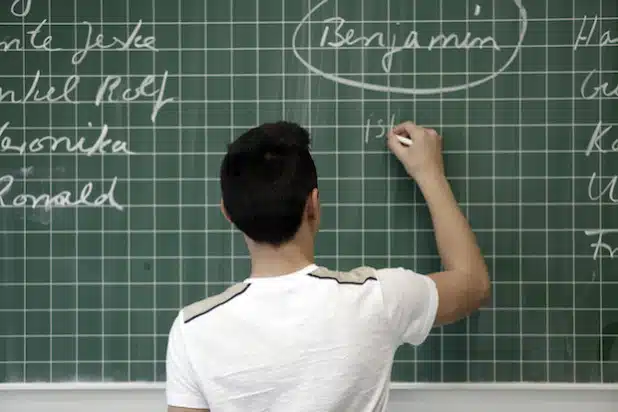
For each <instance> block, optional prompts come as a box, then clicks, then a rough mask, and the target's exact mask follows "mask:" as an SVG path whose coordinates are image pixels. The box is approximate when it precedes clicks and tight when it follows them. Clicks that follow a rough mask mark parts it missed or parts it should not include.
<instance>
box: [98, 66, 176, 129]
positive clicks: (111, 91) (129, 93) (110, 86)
mask: <svg viewBox="0 0 618 412" xmlns="http://www.w3.org/2000/svg"><path fill="white" fill-rule="evenodd" d="M167 77H168V72H167V70H166V71H165V73H163V77H162V79H161V84H160V86H159V87H158V88H157V86H156V85H155V80H156V76H155V75H152V74H151V75H148V76H146V77H144V79H143V80H142V81H141V83H140V84H139V85H138V86H137V87H136V88H135V89H132V88H130V87H125V88H124V89H122V88H120V85H121V83H122V76H115V75H111V76H107V77H105V80H103V82H102V83H101V85H100V86H99V90H98V91H97V94H96V97H95V102H94V104H95V106H100V105H101V104H102V103H119V102H132V101H134V100H137V99H139V98H140V97H150V98H154V99H155V100H154V104H153V108H152V113H151V115H150V120H151V121H152V122H154V121H155V119H156V118H157V114H158V113H159V111H160V110H161V109H162V108H163V106H165V105H166V104H167V103H170V102H172V101H174V98H172V97H168V98H166V97H164V96H165V88H166V86H167ZM119 88H120V89H122V90H117V89H119Z"/></svg>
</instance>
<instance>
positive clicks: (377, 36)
mask: <svg viewBox="0 0 618 412" xmlns="http://www.w3.org/2000/svg"><path fill="white" fill-rule="evenodd" d="M329 1H330V0H322V1H320V2H319V3H318V4H316V5H315V6H314V7H313V8H311V10H309V12H308V13H307V14H306V15H305V16H304V17H303V18H302V19H301V20H300V22H299V23H298V25H297V26H296V28H295V29H294V32H293V34H292V52H293V53H294V56H295V57H296V58H297V60H298V61H299V62H300V63H301V64H302V65H303V66H305V68H307V69H308V70H309V71H311V72H312V73H314V74H316V75H318V76H321V77H323V78H325V79H327V80H330V81H333V82H335V83H339V84H343V85H346V86H350V87H356V88H360V89H365V90H372V91H377V92H393V93H402V94H413V95H430V94H439V93H451V92H456V91H461V90H466V89H470V88H473V87H476V86H479V85H481V84H484V83H487V82H489V81H491V80H492V79H495V78H496V77H498V76H499V75H500V74H502V73H503V72H504V71H505V70H507V69H508V68H509V67H510V66H511V64H513V62H514V61H515V59H516V58H517V56H518V55H519V52H520V50H521V47H522V45H523V42H524V39H525V37H526V32H527V29H528V12H527V11H526V9H525V8H524V6H523V4H522V0H512V2H513V4H514V5H515V7H516V8H517V10H518V11H519V17H520V18H519V21H518V22H517V23H519V24H518V26H519V27H518V33H519V35H518V38H515V39H510V40H509V44H513V45H514V47H509V50H512V51H510V55H509V56H508V58H506V57H507V56H506V55H505V56H504V58H503V57H502V56H501V57H500V61H503V60H505V62H504V63H503V64H502V65H501V66H499V67H491V69H490V70H489V74H487V75H484V77H481V78H476V79H470V80H469V81H468V82H466V83H461V84H454V85H445V86H442V87H422V86H420V87H416V86H415V87H403V86H391V85H388V84H378V83H369V82H365V81H359V80H355V79H351V78H347V77H345V75H342V74H335V73H328V72H326V71H325V70H323V69H321V68H320V67H319V66H317V64H319V63H313V62H311V63H310V62H309V61H308V60H307V59H306V58H305V57H304V56H303V55H302V54H301V50H307V49H314V48H313V47H312V46H313V45H312V44H307V45H301V44H299V33H300V32H301V31H304V30H306V29H308V27H309V25H311V27H312V28H313V27H315V26H316V24H320V23H322V24H326V25H327V27H324V28H322V29H318V30H320V32H321V33H322V36H321V39H320V45H321V46H322V48H324V47H326V46H328V47H330V48H332V49H334V50H338V49H339V48H341V47H343V46H352V45H357V44H358V45H360V46H363V47H366V46H370V45H372V46H377V47H382V48H383V49H384V54H383V56H382V68H383V70H384V71H385V72H387V73H388V72H389V71H390V69H391V66H392V60H393V56H394V55H395V54H396V53H399V52H400V51H403V50H406V49H415V48H421V46H422V45H421V41H420V39H419V34H418V33H417V32H416V31H410V32H408V35H407V37H406V38H405V39H404V40H403V41H401V40H397V39H396V38H393V37H390V38H387V36H386V35H385V34H384V32H383V31H379V32H375V33H373V34H371V35H369V36H364V35H362V34H361V35H358V34H357V33H356V32H355V31H354V30H353V29H348V30H347V31H345V30H344V28H343V25H344V24H345V19H343V18H342V17H340V16H333V17H327V18H325V19H322V21H321V22H320V20H319V18H318V17H316V15H317V14H320V13H324V10H322V9H323V8H324V5H326V4H327V3H328V2H329ZM333 23H334V27H330V26H332V25H333ZM385 23H386V22H385ZM513 24H516V23H513ZM328 25H330V26H328ZM303 37H304V36H303ZM308 37H309V38H310V36H308ZM423 44H424V46H422V47H425V48H429V47H431V49H438V48H444V47H447V46H449V45H452V46H454V47H457V46H459V47H460V48H461V49H462V50H465V51H469V49H471V48H479V49H480V48H482V47H487V50H492V51H494V52H495V50H500V46H499V44H498V42H497V40H496V39H494V38H493V37H486V38H481V37H473V36H472V34H467V35H463V37H462V36H458V35H456V34H453V33H451V34H444V33H440V34H437V35H435V36H433V37H431V38H430V40H429V41H428V42H423ZM359 48H361V47H359ZM500 54H504V53H500ZM325 60H327V59H321V58H318V59H314V61H317V62H323V61H325ZM496 66H498V65H496ZM410 75H411V76H414V73H411V74H410Z"/></svg>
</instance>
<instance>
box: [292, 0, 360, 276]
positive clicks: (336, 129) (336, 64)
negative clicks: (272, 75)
mask: <svg viewBox="0 0 618 412" xmlns="http://www.w3.org/2000/svg"><path fill="white" fill-rule="evenodd" d="M281 1H282V2H283V1H285V0H281ZM361 3H363V1H362V0H361ZM307 9H311V5H310V4H309V3H307ZM335 13H337V14H338V13H339V2H338V1H337V2H336V3H335ZM312 23H313V22H311V21H310V22H309V30H308V32H309V34H308V36H309V37H308V38H309V39H311V27H312ZM309 58H310V59H311V51H309ZM363 59H364V56H362V55H361V60H363ZM335 73H337V74H339V49H337V50H336V51H335ZM308 76H309V78H310V79H311V73H308ZM309 83H311V82H309ZM364 101H365V100H364V94H361V104H364ZM311 102H312V100H311V96H310V100H309V106H310V107H311ZM339 110H340V107H339V87H335V123H336V124H339ZM312 126H313V125H312ZM312 130H313V127H312ZM335 138H336V139H337V140H336V142H335V175H336V177H339V175H340V173H339V128H335ZM362 178H364V176H362ZM335 191H336V205H335V228H336V229H337V230H339V224H340V219H339V213H340V212H341V210H340V208H339V203H340V202H339V200H340V198H339V193H340V187H339V180H338V179H337V180H336V183H335ZM362 200H363V199H362V198H361V201H362ZM361 207H362V206H361ZM340 246H341V245H340V244H339V236H337V238H336V240H335V255H336V256H337V257H336V258H335V267H336V269H337V270H340V267H341V266H340V265H341V262H340V259H339V254H340ZM363 253H364V250H363Z"/></svg>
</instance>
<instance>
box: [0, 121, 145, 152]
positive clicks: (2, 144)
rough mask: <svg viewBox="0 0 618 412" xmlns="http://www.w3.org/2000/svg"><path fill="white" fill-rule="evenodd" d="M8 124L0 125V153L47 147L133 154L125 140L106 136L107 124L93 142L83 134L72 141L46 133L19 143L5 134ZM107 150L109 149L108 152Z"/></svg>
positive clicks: (51, 148)
mask: <svg viewBox="0 0 618 412" xmlns="http://www.w3.org/2000/svg"><path fill="white" fill-rule="evenodd" d="M9 125H10V122H5V123H4V124H3V125H2V126H0V153H3V152H13V153H19V154H25V153H38V152H40V151H42V150H44V149H45V148H47V149H48V150H49V151H50V152H56V151H58V150H65V151H66V152H68V153H79V154H85V155H86V156H92V155H94V154H106V153H113V154H115V153H121V154H127V155H132V154H135V153H134V152H132V151H130V150H129V149H128V146H127V142H125V141H123V140H112V139H109V138H108V137H107V134H108V132H109V126H107V124H104V125H103V127H102V129H101V131H100V133H99V136H98V137H97V139H96V141H95V142H94V143H87V140H92V139H87V138H86V137H84V136H80V137H79V138H77V140H76V141H73V139H72V138H70V137H68V136H51V135H47V136H43V137H38V138H36V139H33V140H31V141H30V142H22V143H19V144H17V143H14V142H13V139H12V138H11V137H10V136H7V135H6V134H5V133H6V131H7V128H8V127H9ZM89 126H90V127H92V124H89ZM107 150H109V152H108V151H107Z"/></svg>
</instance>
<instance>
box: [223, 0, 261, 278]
mask: <svg viewBox="0 0 618 412" xmlns="http://www.w3.org/2000/svg"><path fill="white" fill-rule="evenodd" d="M229 5H230V8H229V12H230V21H229V29H230V48H231V47H232V46H233V44H234V0H229ZM229 53H230V73H234V51H233V50H232V49H230V50H229ZM229 93H230V98H231V99H232V101H231V102H230V126H234V108H235V102H234V100H233V99H234V82H230V90H229ZM256 99H259V96H256ZM235 137H236V136H235V135H234V127H230V142H232V141H234V139H235ZM229 231H230V254H231V256H230V277H231V278H230V281H231V283H234V282H235V280H236V270H235V264H234V261H235V260H236V253H235V248H234V228H233V226H232V225H229Z"/></svg>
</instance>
